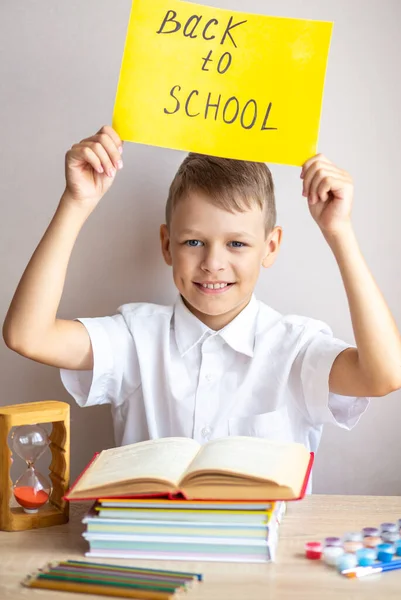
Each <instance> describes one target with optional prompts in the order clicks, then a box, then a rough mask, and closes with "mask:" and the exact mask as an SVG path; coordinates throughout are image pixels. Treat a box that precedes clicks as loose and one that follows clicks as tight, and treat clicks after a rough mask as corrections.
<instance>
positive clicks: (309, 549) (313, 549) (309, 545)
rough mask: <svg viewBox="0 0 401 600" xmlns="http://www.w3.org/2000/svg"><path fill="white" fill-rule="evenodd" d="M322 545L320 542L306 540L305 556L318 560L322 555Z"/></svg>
mask: <svg viewBox="0 0 401 600" xmlns="http://www.w3.org/2000/svg"><path fill="white" fill-rule="evenodd" d="M322 551H323V546H322V544H321V542H306V544H305V556H306V558H309V559H310V560H318V559H319V558H321V557H322Z"/></svg>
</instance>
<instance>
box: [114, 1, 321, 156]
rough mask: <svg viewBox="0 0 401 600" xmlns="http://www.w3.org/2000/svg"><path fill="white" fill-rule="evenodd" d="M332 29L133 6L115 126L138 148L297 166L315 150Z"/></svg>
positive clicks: (185, 5) (204, 9) (193, 7)
mask: <svg viewBox="0 0 401 600" xmlns="http://www.w3.org/2000/svg"><path fill="white" fill-rule="evenodd" d="M331 31H332V23H328V22H323V21H309V20H304V19H288V18H281V17H267V16H262V15H255V14H248V13H242V12H236V11H231V10H225V9H224V10H223V9H218V8H211V7H209V6H203V5H200V4H193V3H192V2H184V1H180V0H151V1H150V0H133V4H132V9H131V16H130V21H129V26H128V32H127V39H126V42H125V49H124V56H123V61H122V66H121V72H120V79H119V84H118V89H117V95H116V102H115V106H114V115H113V126H114V128H115V129H116V131H117V132H118V134H119V135H120V137H121V138H122V139H124V140H128V141H132V142H139V143H143V144H152V145H154V146H164V147H168V148H174V149H177V150H186V151H193V152H200V153H202V154H212V155H214V156H223V157H226V158H237V159H243V160H253V161H260V162H274V163H284V164H291V165H298V166H300V165H302V164H303V163H304V162H305V161H306V160H307V159H308V158H310V157H311V156H312V155H314V154H316V146H317V138H318V133H319V121H320V112H321V105H322V95H323V86H324V77H325V71H326V63H327V57H328V51H329V45H330V38H331Z"/></svg>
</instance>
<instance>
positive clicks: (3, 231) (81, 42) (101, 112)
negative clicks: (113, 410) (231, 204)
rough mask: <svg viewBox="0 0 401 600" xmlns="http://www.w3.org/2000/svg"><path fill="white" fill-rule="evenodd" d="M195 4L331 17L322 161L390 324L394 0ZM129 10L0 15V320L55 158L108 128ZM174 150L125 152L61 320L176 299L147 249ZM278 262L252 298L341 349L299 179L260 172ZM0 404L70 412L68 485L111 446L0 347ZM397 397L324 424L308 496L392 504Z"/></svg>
mask: <svg viewBox="0 0 401 600" xmlns="http://www.w3.org/2000/svg"><path fill="white" fill-rule="evenodd" d="M204 4H209V5H212V6H213V5H214V6H218V7H220V8H227V9H235V10H243V11H247V12H255V13H264V14H271V15H277V16H287V17H298V18H310V19H322V20H332V21H334V22H335V25H334V31H333V38H332V44H331V50H330V57H329V63H328V71H327V77H326V85H325V94H324V101H323V112H322V119H321V129H320V140H319V151H321V152H323V153H325V154H326V155H327V156H328V157H329V158H330V159H331V160H333V161H334V162H335V163H337V164H338V165H339V166H341V167H342V168H344V169H347V170H348V171H350V173H351V174H352V175H353V177H354V182H355V188H356V193H355V205H354V211H353V220H354V226H355V229H356V231H357V235H358V237H359V241H360V244H361V247H362V250H363V252H364V255H365V257H366V259H367V261H368V264H369V265H370V267H371V269H372V271H373V274H374V276H375V278H376V280H377V281H378V283H379V285H380V287H381V289H382V291H383V293H384V295H385V297H386V299H387V301H388V303H389V305H390V308H391V310H392V311H393V314H394V315H395V318H396V320H397V323H398V324H399V325H401V307H400V303H399V299H400V297H401V294H400V292H401V289H400V288H401V279H400V264H399V257H400V256H401V236H400V234H399V225H400V222H401V208H400V192H399V173H400V166H399V165H400V162H401V149H400V139H401V121H400V116H399V107H400V105H401V82H400V81H401V80H400V77H399V73H400V65H401V36H400V35H399V23H400V22H401V3H399V2H398V1H397V0H384V1H383V0H353V1H352V2H350V1H349V0H324V1H323V0H269V1H266V0H247V2H241V1H240V0H214V1H213V2H211V1H210V0H209V1H204ZM130 7H131V1H130V0H119V2H116V1H115V0H113V1H112V0H85V2H82V0H70V1H69V2H68V3H66V2H63V1H61V0H30V2H26V1H25V0H13V2H2V3H1V4H0V55H1V57H2V59H1V61H0V81H1V84H0V85H1V99H0V102H1V114H0V120H1V123H0V125H1V134H0V135H1V144H0V165H1V166H0V168H1V177H0V198H1V219H0V278H1V279H0V281H1V287H0V318H1V321H3V319H4V316H5V313H6V311H7V308H8V305H9V302H10V300H11V297H12V294H13V293H14V290H15V288H16V286H17V283H18V281H19V279H20V276H21V274H22V272H23V270H24V268H25V266H26V264H27V262H28V260H29V258H30V256H31V254H32V253H33V251H34V249H35V247H36V245H37V243H38V242H39V240H40V238H41V236H42V234H43V232H44V230H45V228H46V227H47V225H48V223H49V221H50V219H51V217H52V215H53V212H54V210H55V208H56V205H57V202H58V199H59V197H60V195H61V193H62V191H63V189H64V155H65V152H66V151H67V150H68V148H69V147H70V146H71V145H72V144H73V143H75V142H76V141H79V140H80V139H82V138H84V137H87V136H89V135H92V133H94V132H95V131H97V130H98V129H99V127H100V126H101V125H103V124H105V123H110V122H111V115H112V110H113V103H114V97H115V91H116V86H117V81H118V75H119V69H120V63H121V58H122V52H123V47H124V40H125V34H126V27H127V23H128V17H129V12H130ZM184 156H185V154H184V153H183V152H177V151H173V150H167V149H162V148H154V147H147V146H140V145H135V144H125V150H124V169H123V171H122V172H121V173H119V176H118V178H117V181H116V182H115V184H114V186H113V188H112V190H111V191H110V192H109V194H108V195H106V197H105V198H104V199H103V201H102V202H101V204H100V205H99V207H98V208H97V210H96V211H95V212H94V213H93V215H92V216H91V218H90V220H89V221H88V222H87V223H86V225H85V227H84V229H83V231H82V233H81V235H80V237H79V239H78V242H77V244H76V247H75V249H74V253H73V256H72V259H71V263H70V268H69V272H68V277H67V281H66V286H65V292H64V296H63V299H62V303H61V307H60V316H61V317H63V318H74V317H76V316H100V315H106V314H114V313H115V311H116V309H117V307H118V306H119V305H121V304H123V303H124V302H131V301H151V302H160V303H170V302H172V301H173V300H174V297H175V288H174V286H173V283H172V279H171V275H170V272H169V269H168V268H167V267H165V266H164V263H163V262H162V258H161V255H160V250H159V242H158V226H159V224H160V223H161V222H162V221H163V210H164V204H165V199H166V192H167V187H168V185H169V183H170V181H171V178H172V177H173V175H174V173H175V171H176V169H177V167H178V165H179V164H180V162H181V160H182V159H183V157H184ZM271 168H272V172H273V175H274V179H275V183H276V189H277V205H278V215H279V219H278V221H279V223H280V224H281V225H282V226H283V228H284V241H283V245H282V249H281V254H280V256H279V258H278V260H277V262H276V264H275V265H274V266H273V268H271V269H269V270H268V271H264V272H263V273H262V275H261V279H260V282H259V284H258V287H257V295H258V296H259V298H260V299H263V300H264V301H265V302H267V303H269V304H270V305H272V306H273V307H274V308H276V309H277V310H279V311H281V312H284V313H298V314H304V315H308V316H312V317H315V318H319V319H322V320H324V321H326V322H328V323H329V324H330V325H331V327H332V328H333V330H334V333H335V335H336V336H338V337H341V338H343V339H345V340H346V341H349V342H353V333H352V328H351V323H350V318H349V314H348V307H347V301H346V297H345V293H344V290H343V287H342V284H341V280H340V276H339V273H338V270H337V266H336V264H335V261H334V259H333V257H332V255H331V253H330V251H329V249H328V247H326V245H325V242H324V240H323V237H322V236H321V234H320V232H319V230H318V228H317V226H316V224H315V223H314V221H313V220H312V218H311V217H310V215H309V211H308V208H307V205H306V200H305V199H304V198H302V196H301V181H300V179H299V169H298V168H294V167H288V166H277V165H272V167H271ZM0 378H1V379H0V381H1V396H0V405H3V406H4V405H7V404H16V403H20V402H31V401H37V400H43V399H59V400H64V401H68V402H70V403H71V407H72V412H71V415H72V456H71V460H72V476H73V477H75V476H76V475H77V474H78V472H79V471H80V470H81V469H82V468H83V466H84V465H85V464H86V463H87V462H88V460H89V459H90V458H91V456H92V454H93V452H94V451H97V450H101V449H103V448H105V447H109V446H112V445H113V437H112V427H111V417H110V414H109V409H108V407H94V408H88V409H79V408H78V407H77V406H75V404H74V403H73V400H72V399H71V398H70V397H69V396H68V395H67V393H66V392H65V391H64V389H63V387H62V385H61V382H60V378H59V373H58V371H57V370H56V369H53V368H51V367H47V366H44V365H39V364H36V363H34V362H32V361H30V360H28V359H25V358H22V357H20V356H18V355H17V354H15V353H13V352H11V351H9V350H8V349H7V348H6V346H5V344H4V342H3V341H2V340H1V341H0ZM400 401H401V392H395V393H393V394H391V395H390V396H387V397H385V398H379V399H374V400H373V401H372V403H371V406H370V408H369V410H368V412H367V414H366V415H365V416H364V417H363V418H362V420H361V422H360V423H359V425H358V426H357V427H356V428H355V429H354V430H353V431H352V432H346V431H343V430H341V429H339V428H336V427H332V426H327V427H326V428H325V431H324V435H323V438H322V443H321V446H320V450H319V453H318V456H317V460H316V466H315V471H314V491H315V492H319V493H334V494H336V493H344V494H348V493H349V494H352V493H353V494H384V495H385V494H400V493H401V477H400V471H399V464H400V460H399V457H400V455H401V436H400V423H401V405H400Z"/></svg>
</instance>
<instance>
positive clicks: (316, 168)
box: [302, 163, 337, 196]
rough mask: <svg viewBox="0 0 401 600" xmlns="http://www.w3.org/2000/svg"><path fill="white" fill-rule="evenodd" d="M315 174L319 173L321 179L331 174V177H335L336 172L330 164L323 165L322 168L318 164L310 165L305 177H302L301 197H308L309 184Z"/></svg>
mask: <svg viewBox="0 0 401 600" xmlns="http://www.w3.org/2000/svg"><path fill="white" fill-rule="evenodd" d="M317 173H320V174H321V177H324V175H325V174H329V173H330V174H332V175H336V173H337V171H336V169H335V168H334V167H333V166H332V165H331V163H329V164H325V165H324V167H322V165H321V164H320V163H314V164H312V165H311V166H310V167H309V169H308V171H307V172H306V174H305V177H304V181H303V189H302V195H303V196H308V195H309V193H310V186H311V182H312V180H313V179H314V178H315V176H316V174H317Z"/></svg>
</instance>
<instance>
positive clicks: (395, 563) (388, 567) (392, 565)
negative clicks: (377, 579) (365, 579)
mask: <svg viewBox="0 0 401 600" xmlns="http://www.w3.org/2000/svg"><path fill="white" fill-rule="evenodd" d="M381 569H382V571H395V569H401V560H392V561H391V562H388V563H384V564H383V565H382V567H381Z"/></svg>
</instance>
